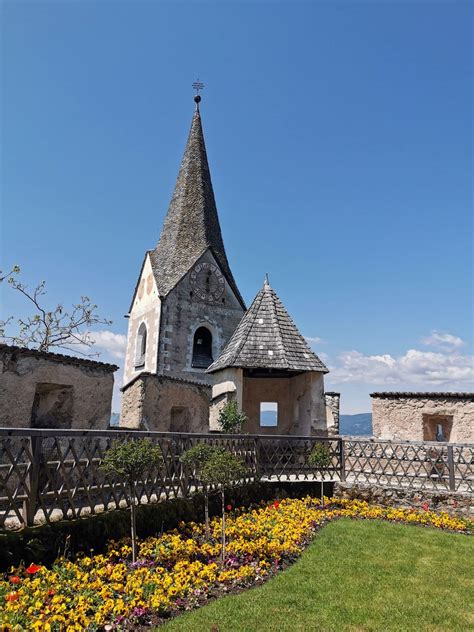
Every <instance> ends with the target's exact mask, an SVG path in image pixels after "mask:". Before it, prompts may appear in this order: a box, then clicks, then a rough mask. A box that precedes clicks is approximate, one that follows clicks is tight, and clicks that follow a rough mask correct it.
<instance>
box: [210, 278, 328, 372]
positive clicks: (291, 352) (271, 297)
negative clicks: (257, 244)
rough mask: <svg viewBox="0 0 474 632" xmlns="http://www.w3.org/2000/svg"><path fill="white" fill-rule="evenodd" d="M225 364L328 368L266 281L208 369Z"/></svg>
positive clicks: (222, 366) (310, 368)
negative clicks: (311, 347)
mask: <svg viewBox="0 0 474 632" xmlns="http://www.w3.org/2000/svg"><path fill="white" fill-rule="evenodd" d="M227 367H241V368H246V369H279V370H287V371H320V372H322V373H328V372H329V371H328V369H327V368H326V366H325V365H324V364H323V362H321V360H320V359H319V358H318V356H317V355H316V354H315V353H314V351H312V350H311V349H310V347H309V346H308V343H307V342H306V340H305V339H304V337H303V336H302V335H301V334H300V332H299V331H298V329H297V327H296V325H295V324H294V322H293V321H292V320H291V318H290V316H289V314H288V312H287V311H286V309H285V308H284V306H283V303H282V302H281V301H280V299H279V298H278V296H277V295H276V293H275V292H274V290H273V289H272V288H271V287H270V285H269V283H268V282H267V281H265V283H264V285H263V288H262V289H261V290H260V292H259V293H258V294H257V296H256V297H255V299H254V301H253V303H252V305H251V306H250V308H249V310H248V311H247V312H246V313H245V314H244V316H243V318H242V320H241V321H240V323H239V324H238V325H237V329H236V330H235V332H234V334H233V336H232V338H231V339H230V341H229V343H228V344H227V346H226V347H225V349H224V350H223V351H222V353H221V355H220V356H219V358H218V359H217V360H216V361H215V362H214V363H213V364H211V366H210V367H209V368H208V369H207V372H208V373H214V372H216V371H219V370H221V369H225V368H227Z"/></svg>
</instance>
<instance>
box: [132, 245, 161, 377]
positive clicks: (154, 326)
mask: <svg viewBox="0 0 474 632" xmlns="http://www.w3.org/2000/svg"><path fill="white" fill-rule="evenodd" d="M160 315H161V301H160V298H159V296H158V288H157V287H156V282H155V277H154V276H153V271H152V268H151V262H150V257H149V255H148V254H147V255H146V257H145V261H144V263H143V269H142V271H141V274H140V278H139V280H138V284H137V288H136V291H135V294H134V297H133V301H132V308H131V311H130V315H129V321H128V334H127V349H126V355H125V365H124V372H123V383H124V384H128V382H130V380H132V379H133V378H134V377H135V376H136V375H138V373H139V372H141V371H148V372H151V373H156V370H157V362H158V338H159V331H160ZM142 323H144V324H145V326H146V330H147V345H146V353H145V362H144V364H143V366H140V367H136V357H137V340H138V329H139V327H140V325H141V324H142Z"/></svg>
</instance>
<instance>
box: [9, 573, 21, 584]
mask: <svg viewBox="0 0 474 632" xmlns="http://www.w3.org/2000/svg"><path fill="white" fill-rule="evenodd" d="M10 581H11V583H12V584H19V583H20V582H21V579H20V578H19V577H18V575H12V576H11V577H10Z"/></svg>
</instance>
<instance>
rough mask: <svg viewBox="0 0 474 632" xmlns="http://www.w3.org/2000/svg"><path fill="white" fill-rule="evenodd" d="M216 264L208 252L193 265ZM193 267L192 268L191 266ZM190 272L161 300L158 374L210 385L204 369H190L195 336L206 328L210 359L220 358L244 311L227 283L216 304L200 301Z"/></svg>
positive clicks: (208, 376) (209, 377)
mask: <svg viewBox="0 0 474 632" xmlns="http://www.w3.org/2000/svg"><path fill="white" fill-rule="evenodd" d="M202 262H208V263H215V265H217V263H216V262H215V259H214V257H213V255H212V253H211V252H210V251H209V250H207V251H206V252H205V253H204V255H203V256H202V257H201V258H200V259H199V260H198V261H197V262H196V265H198V264H199V263H202ZM193 267H195V266H193ZM190 273H191V270H190V271H189V272H188V273H187V274H186V275H185V276H184V277H183V279H182V280H181V281H180V282H179V283H178V284H177V285H176V286H175V287H174V288H173V290H171V291H170V293H169V294H168V295H167V297H166V298H165V299H163V307H162V320H161V327H160V340H159V352H158V373H160V374H163V375H169V376H171V377H178V378H182V379H188V380H196V379H198V380H199V381H200V382H207V383H208V384H212V383H213V379H212V376H211V375H208V374H207V373H206V368H207V367H205V368H195V367H193V366H192V357H193V341H194V335H195V333H196V331H197V330H198V328H199V327H205V328H206V329H208V330H209V331H210V332H211V335H212V358H213V359H216V358H218V357H219V355H220V353H221V351H222V350H223V348H224V347H225V345H226V344H227V343H228V341H229V339H230V337H231V336H232V334H233V333H234V331H235V328H236V327H237V325H238V323H239V321H240V319H241V318H242V315H243V313H244V310H243V309H242V306H241V305H240V303H239V301H238V299H237V297H236V296H235V295H234V293H233V291H232V289H231V288H230V286H229V285H228V284H227V283H226V284H225V289H224V292H223V295H222V297H221V299H220V300H219V302H218V303H207V302H204V301H201V300H199V299H198V298H197V297H196V295H195V294H194V293H193V295H192V296H191V293H192V286H191V283H190Z"/></svg>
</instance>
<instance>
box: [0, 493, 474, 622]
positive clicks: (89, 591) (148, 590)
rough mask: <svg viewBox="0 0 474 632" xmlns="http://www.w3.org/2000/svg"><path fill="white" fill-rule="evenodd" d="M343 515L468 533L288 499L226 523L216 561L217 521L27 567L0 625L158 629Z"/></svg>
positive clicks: (390, 512)
mask: <svg viewBox="0 0 474 632" xmlns="http://www.w3.org/2000/svg"><path fill="white" fill-rule="evenodd" d="M341 516H346V517H351V518H364V519H383V520H389V521H392V522H401V523H407V524H420V525H427V526H433V527H437V528H440V529H447V530H451V531H459V532H465V533H466V532H468V531H469V528H470V525H469V523H468V522H466V521H465V520H462V519H459V518H453V517H451V516H449V515H448V514H436V513H434V512H431V511H429V508H428V507H425V510H423V511H415V510H413V509H410V510H405V509H390V508H389V509H387V508H382V507H378V506H372V505H368V504H367V503H366V502H363V501H357V500H336V499H332V500H329V501H328V502H327V504H326V506H325V507H321V506H320V502H319V499H314V498H310V497H307V498H305V499H303V500H295V499H286V500H282V501H275V502H274V503H272V504H270V505H266V506H259V507H256V508H255V509H251V510H246V511H241V510H239V509H235V510H231V511H230V513H229V515H228V516H227V521H226V522H227V525H226V533H227V539H228V544H227V559H226V563H225V565H224V566H223V565H222V564H221V563H220V560H219V554H220V544H219V538H220V530H221V521H220V520H219V519H218V518H214V519H213V520H212V521H211V539H210V541H209V542H206V541H205V537H204V527H203V525H202V524H197V523H186V524H185V523H182V524H181V525H180V527H179V529H176V530H173V531H170V532H168V533H165V534H163V535H162V536H159V537H151V538H147V539H146V540H144V541H142V542H141V543H140V548H139V559H138V561H137V562H136V563H135V564H131V562H130V561H129V557H130V552H131V547H130V544H129V542H127V541H121V542H117V543H116V542H111V543H110V546H109V550H108V553H107V554H106V555H96V556H94V557H81V558H79V559H77V560H75V561H74V562H72V561H69V560H65V559H59V560H58V561H57V562H56V563H55V564H54V565H53V566H52V568H51V569H48V568H46V567H44V566H40V565H35V564H31V565H30V566H29V567H28V568H26V569H21V568H19V569H12V570H11V573H10V574H8V575H6V576H5V577H4V579H3V580H2V581H0V624H1V625H3V626H4V629H6V630H10V629H16V630H22V629H25V630H35V629H37V630H68V631H69V630H98V629H103V628H104V626H107V629H120V628H122V629H130V627H132V626H133V625H134V624H146V623H149V622H153V623H158V622H159V621H160V620H163V619H164V618H166V617H169V616H172V615H173V614H176V613H178V612H180V611H182V610H188V609H191V608H194V607H196V606H197V605H200V604H202V603H205V602H206V601H207V600H208V599H209V598H212V597H214V596H217V595H220V594H224V593H226V592H229V591H233V590H238V589H241V588H244V587H246V586H250V585H255V584H257V583H259V582H262V581H264V580H265V579H266V578H268V577H269V576H271V575H272V574H273V573H275V572H276V571H277V570H279V569H281V568H283V567H285V566H286V565H287V564H289V563H290V562H292V561H293V560H294V559H295V558H296V557H297V556H298V555H299V554H300V552H301V551H302V549H303V548H304V547H305V545H306V544H307V543H308V542H309V541H310V539H311V538H312V536H313V535H314V533H315V531H316V530H317V529H318V528H319V527H320V526H321V525H322V524H324V522H325V521H328V520H333V519H336V518H339V517H341Z"/></svg>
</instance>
